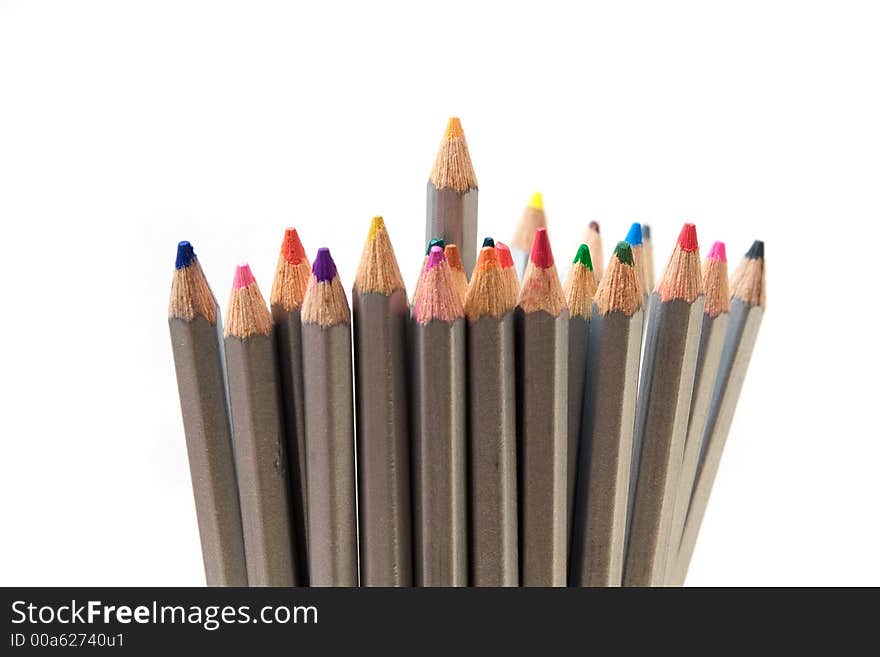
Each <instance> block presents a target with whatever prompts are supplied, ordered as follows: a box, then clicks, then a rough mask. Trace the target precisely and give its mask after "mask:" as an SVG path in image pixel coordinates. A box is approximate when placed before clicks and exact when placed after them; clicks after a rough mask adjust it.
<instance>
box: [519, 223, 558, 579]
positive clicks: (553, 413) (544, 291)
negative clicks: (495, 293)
mask: <svg viewBox="0 0 880 657" xmlns="http://www.w3.org/2000/svg"><path fill="white" fill-rule="evenodd" d="M516 354H517V384H518V390H517V410H518V415H517V425H518V427H517V443H518V450H517V458H518V469H519V500H520V563H521V565H520V581H521V582H522V584H523V586H565V580H566V560H567V556H568V554H567V553H568V549H567V548H568V545H567V538H568V509H567V508H566V502H567V490H566V489H567V485H568V484H567V479H568V474H567V470H568V454H567V452H568V412H567V410H566V404H567V401H568V309H567V308H566V306H565V296H564V294H563V292H562V286H561V285H560V284H559V276H558V275H557V274H556V267H555V266H554V264H553V253H552V252H551V250H550V240H549V239H548V238H547V229H546V228H538V230H537V231H536V232H535V242H534V245H533V246H532V249H531V254H530V260H529V266H528V268H527V269H526V273H525V276H524V277H523V284H522V290H521V291H520V295H519V301H518V303H517V309H516Z"/></svg>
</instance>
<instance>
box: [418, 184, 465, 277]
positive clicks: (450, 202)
mask: <svg viewBox="0 0 880 657" xmlns="http://www.w3.org/2000/svg"><path fill="white" fill-rule="evenodd" d="M477 195H478V191H477V190H476V189H475V188H473V189H469V190H467V191H466V192H464V193H461V194H459V193H458V192H457V191H456V190H455V189H453V188H451V187H444V188H442V189H439V190H438V189H437V188H436V187H435V186H434V183H432V182H431V181H430V180H429V181H428V205H427V207H428V217H427V221H426V222H425V243H426V244H427V243H428V241H430V240H431V239H432V238H434V237H440V238H442V239H444V240H445V241H446V243H447V244H455V245H457V246H458V250H459V252H460V253H461V263H462V265H463V266H464V270H465V273H466V274H467V275H468V278H470V275H471V272H472V271H473V269H474V263H475V262H476V261H477Z"/></svg>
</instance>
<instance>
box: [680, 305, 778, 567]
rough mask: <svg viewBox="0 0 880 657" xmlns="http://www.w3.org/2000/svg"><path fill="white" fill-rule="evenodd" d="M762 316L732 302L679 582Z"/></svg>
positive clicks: (682, 547) (760, 310) (759, 311)
mask: <svg viewBox="0 0 880 657" xmlns="http://www.w3.org/2000/svg"><path fill="white" fill-rule="evenodd" d="M763 316H764V309H763V308H761V307H760V306H749V305H747V304H745V303H743V302H742V301H741V300H740V299H737V298H734V299H732V300H731V302H730V319H729V322H728V327H727V333H726V335H725V339H724V347H723V348H722V350H721V364H720V366H719V369H718V378H717V381H716V383H715V388H714V390H713V392H712V401H711V402H710V404H709V415H708V419H707V421H706V428H705V430H704V432H703V439H702V450H701V457H700V463H699V464H698V466H697V475H696V478H695V480H694V490H693V492H692V494H691V501H690V506H689V508H688V513H687V518H686V520H685V525H684V531H683V532H682V537H681V544H680V545H679V549H678V557H677V558H676V566H675V568H674V570H673V576H672V580H673V581H674V582H675V583H677V584H681V583H683V582H684V579H685V577H686V576H687V570H688V567H689V566H690V562H691V557H692V556H693V552H694V546H695V545H696V542H697V536H698V534H699V532H700V526H701V525H702V523H703V517H704V515H705V513H706V507H707V505H708V503H709V495H710V493H711V492H712V485H713V484H714V483H715V476H716V475H717V474H718V466H719V464H720V463H721V455H722V453H723V452H724V445H725V443H726V442H727V435H728V433H729V432H730V425H731V422H732V421H733V415H734V412H735V411H736V404H737V402H738V401H739V396H740V393H741V392H742V385H743V381H744V380H745V376H746V371H747V370H748V367H749V360H750V359H751V357H752V351H753V349H754V347H755V339H756V338H757V337H758V329H759V328H760V326H761V319H762V318H763Z"/></svg>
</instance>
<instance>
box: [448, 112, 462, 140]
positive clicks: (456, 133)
mask: <svg viewBox="0 0 880 657" xmlns="http://www.w3.org/2000/svg"><path fill="white" fill-rule="evenodd" d="M463 135H464V130H463V129H462V127H461V121H460V120H459V119H458V117H457V116H452V117H450V118H449V122H448V123H447V124H446V133H445V134H444V135H443V138H444V139H455V138H456V137H462V136H463Z"/></svg>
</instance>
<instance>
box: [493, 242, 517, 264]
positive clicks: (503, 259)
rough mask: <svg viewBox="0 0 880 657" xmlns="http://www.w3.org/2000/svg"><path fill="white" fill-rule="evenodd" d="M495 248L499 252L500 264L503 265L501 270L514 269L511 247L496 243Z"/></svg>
mask: <svg viewBox="0 0 880 657" xmlns="http://www.w3.org/2000/svg"><path fill="white" fill-rule="evenodd" d="M495 248H496V249H497V250H498V262H500V263H501V268H502V269H507V268H508V267H513V254H511V253H510V247H508V246H507V245H506V244H505V243H504V242H495Z"/></svg>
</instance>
